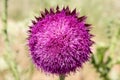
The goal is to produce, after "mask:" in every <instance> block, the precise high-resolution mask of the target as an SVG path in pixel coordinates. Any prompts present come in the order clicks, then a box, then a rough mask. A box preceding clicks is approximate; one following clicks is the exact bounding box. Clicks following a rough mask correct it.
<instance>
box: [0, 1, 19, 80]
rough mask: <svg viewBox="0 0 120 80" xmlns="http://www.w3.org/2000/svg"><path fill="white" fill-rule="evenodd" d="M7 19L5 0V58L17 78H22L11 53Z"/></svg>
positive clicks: (5, 2)
mask: <svg viewBox="0 0 120 80" xmlns="http://www.w3.org/2000/svg"><path fill="white" fill-rule="evenodd" d="M7 20H8V0H3V16H2V22H3V28H4V29H3V35H4V40H5V48H6V54H5V55H4V59H5V61H6V63H7V64H8V66H9V68H10V70H11V72H12V74H13V76H14V78H15V80H20V77H19V75H18V70H17V65H16V62H15V61H14V60H13V59H12V56H11V54H10V53H12V50H11V49H10V48H11V47H10V42H9V37H8V31H7V28H8V27H7Z"/></svg>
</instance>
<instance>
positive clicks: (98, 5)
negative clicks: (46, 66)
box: [0, 0, 120, 80]
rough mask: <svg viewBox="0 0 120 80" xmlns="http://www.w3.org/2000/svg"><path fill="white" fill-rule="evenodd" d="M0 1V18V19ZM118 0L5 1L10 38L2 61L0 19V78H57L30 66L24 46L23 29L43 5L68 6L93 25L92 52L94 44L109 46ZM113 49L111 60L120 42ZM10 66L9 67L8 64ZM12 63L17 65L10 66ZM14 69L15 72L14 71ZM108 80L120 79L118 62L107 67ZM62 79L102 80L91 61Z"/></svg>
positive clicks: (118, 23) (119, 21)
mask: <svg viewBox="0 0 120 80" xmlns="http://www.w3.org/2000/svg"><path fill="white" fill-rule="evenodd" d="M2 2H3V0H0V18H1V19H2V13H3V12H2V10H3V4H2ZM119 3H120V1H119V0H8V35H9V40H10V47H11V50H12V51H11V52H10V53H8V54H10V56H11V58H12V60H11V59H10V60H6V56H5V53H6V49H5V42H4V35H3V34H2V30H3V25H2V21H1V20H0V80H14V75H13V73H15V75H18V76H19V77H20V80H58V77H57V76H55V75H54V76H53V75H50V74H47V75H46V74H45V73H44V72H41V71H40V70H37V69H36V68H34V66H33V65H32V64H31V60H30V57H29V52H28V48H27V46H26V44H27V43H26V38H27V30H28V26H29V25H30V24H31V19H34V16H39V14H40V11H42V10H44V9H45V8H47V9H49V8H51V7H53V8H55V7H56V6H57V5H59V6H60V8H62V7H63V6H69V7H70V9H71V10H73V9H74V8H76V9H77V11H79V12H80V15H87V16H88V20H87V22H89V23H91V24H92V25H93V28H92V31H91V33H92V34H94V35H95V37H94V38H93V40H94V41H95V43H96V44H95V45H94V46H93V47H92V50H93V53H95V52H96V47H97V46H99V45H100V46H109V44H110V42H111V41H112V40H113V39H114V36H116V34H117V31H118V29H119V28H120V5H119ZM115 43H116V44H117V45H116V46H115V48H114V58H113V60H116V59H119V58H120V52H119V48H120V42H119V39H118V40H115ZM9 64H10V65H12V68H10V67H9V66H10V65H9ZM14 65H16V66H17V68H16V67H14ZM15 69H16V70H17V71H15ZM109 75H110V77H111V78H112V80H120V77H119V76H120V65H115V66H113V68H112V69H111V72H110V74H109ZM66 80H102V79H101V78H100V76H99V73H97V72H96V70H95V69H94V68H93V66H92V65H91V63H89V62H88V63H86V64H84V67H83V68H81V69H80V70H79V71H78V72H77V73H74V74H71V75H70V76H68V77H67V78H66Z"/></svg>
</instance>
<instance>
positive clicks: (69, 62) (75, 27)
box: [28, 7, 93, 75]
mask: <svg viewBox="0 0 120 80" xmlns="http://www.w3.org/2000/svg"><path fill="white" fill-rule="evenodd" d="M35 18H36V21H32V23H33V25H32V26H31V27H30V30H29V33H30V35H29V38H28V44H29V48H30V52H31V57H32V60H33V62H34V64H35V65H36V66H37V67H38V68H40V69H41V70H43V71H45V72H49V73H53V74H59V75H61V74H64V75H66V74H69V73H70V72H75V71H76V70H77V69H78V68H81V67H82V65H83V63H85V62H86V61H88V60H89V58H90V54H91V49H90V46H91V45H92V44H93V41H92V40H91V37H92V35H91V34H90V33H89V31H90V26H91V25H90V24H87V23H86V22H85V20H86V16H82V17H78V13H76V9H74V10H73V11H70V10H69V7H66V8H63V9H62V10H59V7H57V8H56V11H54V9H50V11H48V10H47V9H45V12H41V17H35Z"/></svg>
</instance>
